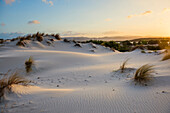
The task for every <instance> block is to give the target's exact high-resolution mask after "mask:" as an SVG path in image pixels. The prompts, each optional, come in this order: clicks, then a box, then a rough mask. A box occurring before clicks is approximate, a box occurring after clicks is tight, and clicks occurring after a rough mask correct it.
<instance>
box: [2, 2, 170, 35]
mask: <svg viewBox="0 0 170 113" xmlns="http://www.w3.org/2000/svg"><path fill="white" fill-rule="evenodd" d="M169 19H170V0H0V34H3V35H4V34H11V33H13V34H30V33H35V32H37V31H40V32H45V33H60V34H61V35H62V36H79V37H80V36H87V37H102V36H162V37H163V36H170V20H169Z"/></svg>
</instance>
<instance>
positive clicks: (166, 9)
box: [162, 8, 170, 13]
mask: <svg viewBox="0 0 170 113" xmlns="http://www.w3.org/2000/svg"><path fill="white" fill-rule="evenodd" d="M169 11H170V8H164V9H163V11H162V12H163V13H165V12H169Z"/></svg>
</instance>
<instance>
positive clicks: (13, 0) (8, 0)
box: [4, 0, 15, 4]
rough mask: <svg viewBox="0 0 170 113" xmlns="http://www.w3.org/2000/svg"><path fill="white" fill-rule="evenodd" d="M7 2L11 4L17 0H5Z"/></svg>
mask: <svg viewBox="0 0 170 113" xmlns="http://www.w3.org/2000/svg"><path fill="white" fill-rule="evenodd" d="M4 1H5V3H6V4H11V3H12V2H15V0H4Z"/></svg>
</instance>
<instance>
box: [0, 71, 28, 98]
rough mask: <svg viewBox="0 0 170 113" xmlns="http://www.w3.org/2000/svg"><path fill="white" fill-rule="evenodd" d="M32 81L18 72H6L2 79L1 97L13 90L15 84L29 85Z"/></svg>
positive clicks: (0, 82) (0, 85)
mask: <svg viewBox="0 0 170 113" xmlns="http://www.w3.org/2000/svg"><path fill="white" fill-rule="evenodd" d="M29 82H30V81H28V80H27V79H26V78H24V77H21V76H20V75H19V74H18V73H17V72H15V73H12V74H11V75H10V76H8V74H4V75H3V77H2V79H0V99H1V98H2V97H3V96H4V94H5V92H6V91H8V92H11V87H12V85H14V84H21V85H28V83H29Z"/></svg>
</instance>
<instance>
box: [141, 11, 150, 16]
mask: <svg viewBox="0 0 170 113" xmlns="http://www.w3.org/2000/svg"><path fill="white" fill-rule="evenodd" d="M151 13H152V11H145V12H144V13H142V14H140V15H147V14H151Z"/></svg>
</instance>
